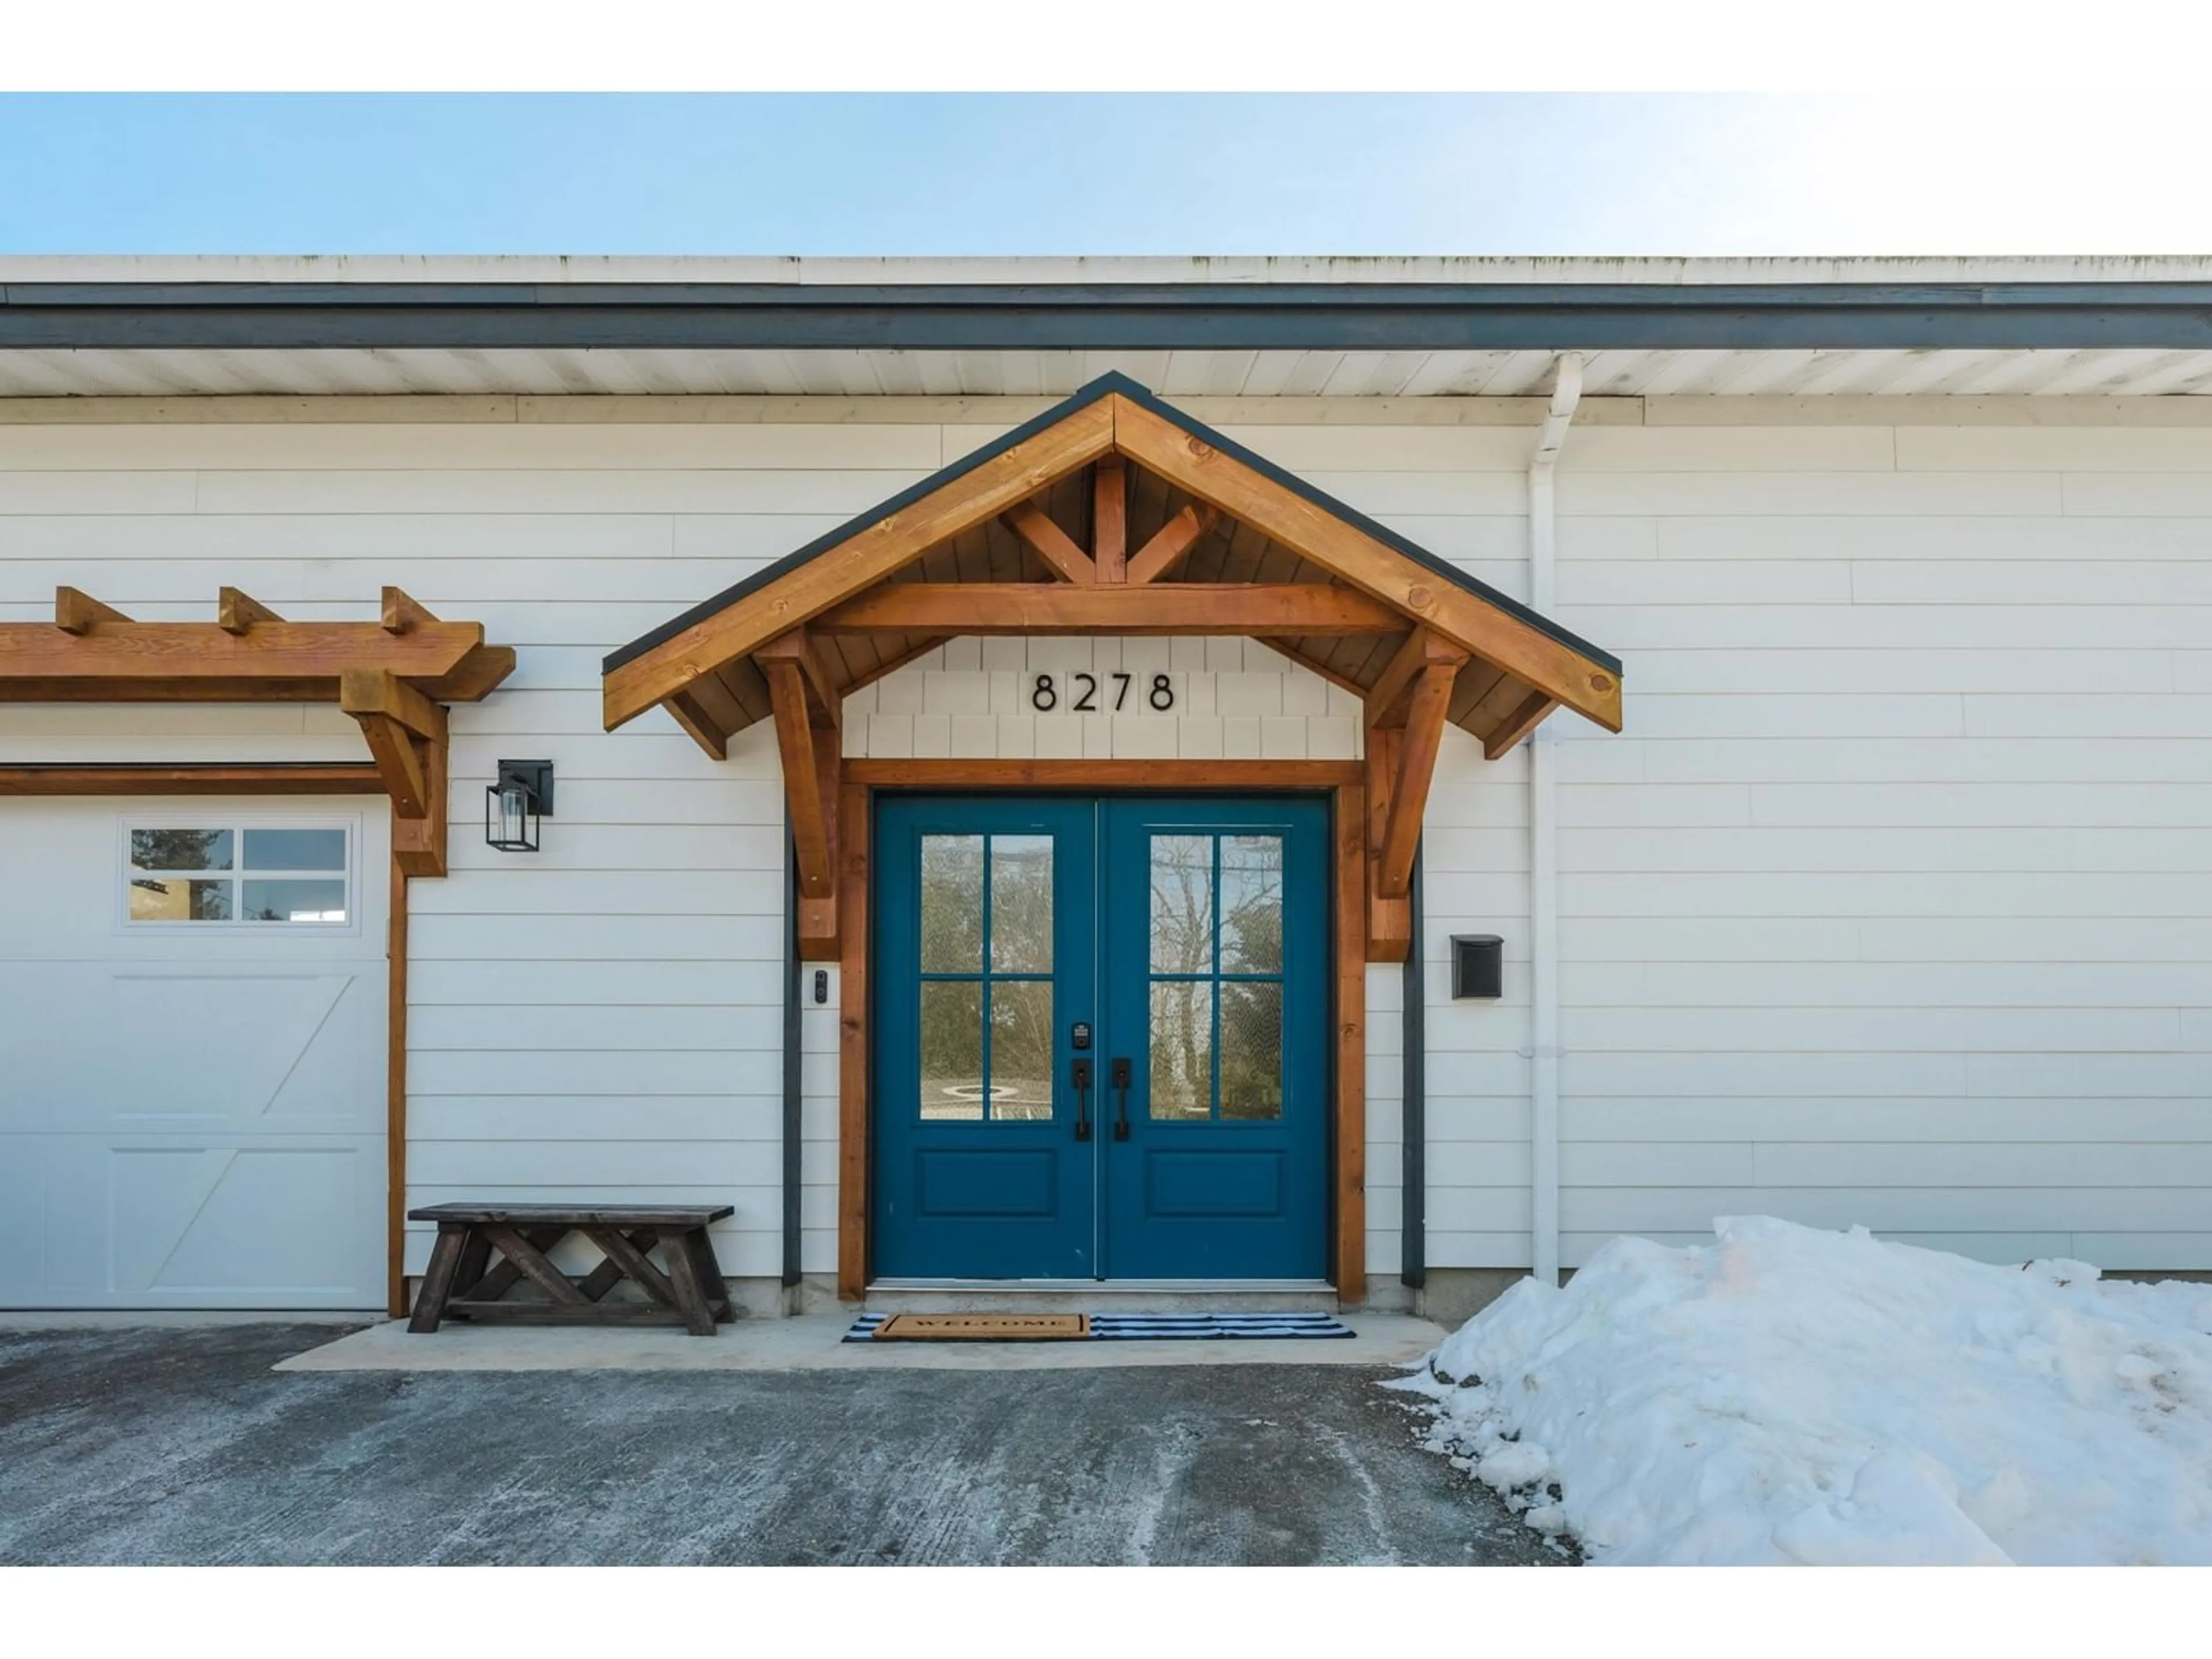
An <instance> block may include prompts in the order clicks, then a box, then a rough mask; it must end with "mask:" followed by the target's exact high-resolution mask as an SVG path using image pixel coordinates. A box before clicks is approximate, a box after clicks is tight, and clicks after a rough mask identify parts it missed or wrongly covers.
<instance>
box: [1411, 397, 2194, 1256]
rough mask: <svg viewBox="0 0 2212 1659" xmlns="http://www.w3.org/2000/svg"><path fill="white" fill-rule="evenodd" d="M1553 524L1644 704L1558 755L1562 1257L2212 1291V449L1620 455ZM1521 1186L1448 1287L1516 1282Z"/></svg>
mask: <svg viewBox="0 0 2212 1659" xmlns="http://www.w3.org/2000/svg"><path fill="white" fill-rule="evenodd" d="M1781 437H1788V438H1791V439H1796V440H1806V441H1808V443H1807V444H1806V446H1805V447H1800V448H1796V449H1794V450H1793V449H1790V448H1789V447H1787V446H1784V447H1782V448H1779V449H1778V448H1776V447H1774V445H1775V443H1776V441H1777V440H1778V438H1781ZM1662 438H1663V439H1664V442H1663V443H1662V442H1661V441H1660V440H1661V439H1662ZM1815 438H1817V439H1818V440H1820V444H1813V443H1810V442H1809V440H1812V439H1815ZM1821 445H1825V446H1826V448H1825V449H1823V448H1822V447H1821ZM1886 446H1887V447H1888V449H1889V453H1891V455H1892V456H1893V460H1892V462H1891V463H1890V464H1888V465H1887V466H1885V465H1881V464H1880V458H1881V455H1882V453H1883V452H1884V448H1885V447H1886ZM1747 458H1767V459H1772V460H1774V461H1775V462H1776V463H1778V464H1777V465H1766V464H1765V460H1762V459H1747ZM1560 499H1561V503H1562V509H1563V512H1564V513H1565V514H1566V515H1567V516H1566V517H1565V520H1563V529H1562V535H1561V538H1560V539H1561V547H1562V562H1561V564H1560V568H1559V594H1560V599H1561V610H1560V619H1561V620H1562V621H1563V622H1565V623H1566V624H1567V625H1568V626H1570V627H1573V628H1576V629H1578V630H1580V631H1583V632H1584V633H1586V634H1587V635H1589V637H1591V638H1593V639H1595V640H1597V641H1601V643H1603V644H1605V645H1606V646H1607V647H1611V648H1613V649H1615V650H1618V651H1619V652H1620V654H1621V655H1622V656H1623V657H1624V658H1625V659H1626V669H1627V673H1626V684H1627V686H1628V702H1627V708H1626V714H1627V729H1626V732H1624V733H1623V734H1622V735H1620V737H1617V738H1603V737H1600V736H1597V735H1596V734H1594V733H1590V732H1589V728H1587V727H1577V725H1576V723H1574V722H1572V721H1567V722H1565V724H1564V726H1563V730H1562V732H1561V735H1562V737H1563V738H1568V739H1569V741H1566V742H1565V743H1563V744H1562V745H1561V748H1560V750H1559V754H1560V765H1559V775H1560V779H1561V782H1560V785H1559V811H1560V819H1561V829H1560V835H1559V865H1560V872H1561V873H1560V884H1559V909H1560V917H1561V923H1560V931H1561V943H1562V962H1561V967H1560V994H1561V1002H1562V1012H1561V1039H1562V1046H1563V1048H1564V1050H1565V1059H1564V1061H1563V1065H1562V1090H1563V1103H1562V1118H1561V1133H1562V1139H1563V1145H1562V1148H1561V1156H1560V1174H1561V1181H1562V1184H1563V1193H1562V1205H1561V1218H1562V1226H1563V1230H1564V1234H1565V1237H1564V1241H1563V1254H1564V1256H1565V1261H1567V1262H1568V1263H1569V1264H1570V1265H1572V1264H1576V1263H1578V1262H1580V1261H1584V1260H1586V1259H1587V1258H1588V1256H1589V1254H1590V1252H1591V1251H1592V1250H1594V1249H1596V1248H1597V1247H1598V1245H1599V1244H1601V1243H1602V1242H1603V1241H1604V1239H1605V1238H1606V1237H1609V1236H1611V1235H1613V1234H1614V1233H1618V1232H1623V1231H1627V1232H1635V1233H1640V1234H1643V1235H1645V1236H1648V1237H1653V1238H1656V1239H1660V1240H1662V1241H1667V1242H1684V1241H1688V1240H1691V1239H1693V1238H1696V1237H1705V1236H1709V1230H1710V1227H1711V1222H1712V1220H1713V1218H1715V1217H1716V1216H1718V1215H1723V1214H1729V1213H1740V1212H1771V1213H1776V1214H1781V1215H1785V1216H1789V1217H1792V1218H1796V1219H1798V1220H1801V1221H1805V1222H1808V1223H1812V1224H1815V1225H1824V1226H1844V1225H1853V1224H1862V1225H1868V1226H1871V1227H1873V1228H1875V1230H1877V1231H1881V1232H1883V1233H1885V1234H1887V1235H1888V1236H1891V1237H1898V1238H1901V1239H1905V1240H1908V1241H1911V1242H1915V1243H1926V1244H1930V1245H1933V1246H1936V1247H1938V1248H1942V1249H1957V1250H1963V1251H1966V1252H1967V1253H1969V1254H1972V1255H1980V1256H1984V1257H1986V1258H1988V1259H1990V1260H1996V1261H2008V1260H2017V1259H2020V1258H2021V1257H2022V1256H2024V1255H2033V1254H2045V1255H2048V1254H2054V1253H2057V1254H2068V1255H2081V1256H2085V1257H2087V1258H2088V1259H2091V1260H2093V1261H2098V1262H2100V1263H2101V1264H2103V1265H2105V1266H2107V1267H2118V1268H2129V1267H2165V1268H2202V1267H2212V1117H2208V1115H2207V1112H2208V1109H2207V1107H2206V1105H2205V1102H2206V1101H2207V1099H2208V1098H2212V928H2208V927H2207V926H2206V922H2205V921H2204V916H2205V913H2206V911H2207V908H2209V907H2212V836H2208V834H2207V833H2206V826H2207V823H2208V819H2212V653H2207V652H2206V651H2205V650H2203V649H2202V648H2200V647H2202V646H2203V641H2205V640H2207V639H2208V638H2212V574H2208V573H2212V557H2208V555H2212V433H2208V432H2203V431H2190V430H2115V429H2110V428H2106V429H2090V428H2079V429H2071V428H2057V427H2054V428H2008V427H1989V428H1973V429H1968V428H1940V427H1913V428H1894V429H1889V428H1869V429H1844V428H1816V429H1813V430H1812V431H1809V432H1808V431H1807V430H1805V429H1802V428H1799V429H1794V430H1792V431H1790V432H1788V433H1786V434H1778V433H1776V432H1771V431H1750V430H1740V429H1731V428H1702V429H1695V430H1689V429H1674V430H1671V431H1668V432H1665V433H1663V434H1662V433H1660V432H1656V431H1638V430H1637V429H1635V428H1623V427H1612V428H1603V429H1601V430H1593V431H1590V432H1587V433H1584V432H1577V434H1575V435H1574V436H1573V437H1572V438H1571V440H1570V441H1569V444H1568V447H1567V452H1566V459H1565V463H1564V466H1563V476H1562V481H1561V487H1560ZM1624 519H1626V520H1631V521H1634V522H1637V523H1638V524H1640V525H1642V526H1645V528H1646V530H1647V532H1648V538H1649V540H1648V545H1649V548H1650V551H1649V553H1648V554H1646V555H1644V556H1638V555H1635V554H1632V553H1624V552H1623V551H1621V550H1620V545H1618V544H1617V545H1615V546H1613V547H1608V548H1606V549H1604V550H1600V551H1593V550H1591V549H1590V548H1589V544H1586V543H1583V541H1582V540H1581V538H1580V537H1579V535H1578V526H1583V525H1586V524H1588V523H1591V522H1603V523H1612V522H1616V521H1619V520H1624ZM1454 775H1455V776H1456V775H1458V774H1454ZM1516 833H1517V832H1516ZM1435 844H1436V836H1435V833H1434V831H1433V830H1432V832H1431V847H1432V848H1434V846H1435ZM1495 845H1496V850H1497V851H1498V852H1499V853H1501V854H1502V853H1504V852H1506V851H1507V850H1508V846H1507V844H1506V843H1504V842H1498V843H1496V844H1495ZM1432 858H1433V853H1432ZM1431 890H1432V891H1439V890H1438V889H1437V885H1436V884H1435V883H1434V882H1433V880H1432V888H1431ZM1497 897H1498V896H1492V895H1489V894H1485V895H1484V898H1483V902H1482V903H1481V904H1480V905H1471V906H1469V907H1467V909H1466V921H1467V922H1468V923H1469V924H1472V923H1473V922H1474V921H1476V920H1478V919H1479V915H1478V913H1479V912H1480V911H1482V910H1484V909H1486V908H1487V907H1488V905H1489V904H1491V903H1492V902H1496V899H1497ZM1429 925H1430V927H1431V929H1432V930H1434V931H1449V930H1451V929H1452V928H1454V927H1457V926H1459V925H1460V924H1459V923H1458V922H1457V921H1454V920H1453V919H1452V918H1450V917H1449V916H1445V915H1432V917H1431V921H1430V924H1429ZM1517 926H1518V927H1520V928H1522V929H1525V922H1519V923H1517ZM1489 931H1502V932H1505V933H1507V935H1508V939H1509V946H1508V955H1509V974H1508V989H1509V997H1510V994H1511V988H1512V980H1511V973H1510V957H1511V954H1512V943H1511V941H1512V936H1513V933H1514V932H1515V931H1516V929H1515V927H1511V926H1509V927H1504V928H1492V929H1490V930H1489ZM1431 1018H1432V1024H1433V1023H1434V1020H1435V1015H1434V1014H1433V1013H1432V1016H1431ZM1474 1018H1477V1019H1478V1020H1479V1019H1480V1018H1483V1016H1480V1015H1478V1016H1475V1017H1474ZM1437 1065H1438V1062H1437V1060H1435V1059H1434V1058H1433V1057H1432V1060H1431V1072H1432V1074H1433V1073H1434V1072H1435V1070H1436V1069H1437ZM1522 1111H1523V1112H1524V1114H1525V1103H1523V1104H1522ZM1432 1112H1433V1108H1432ZM1509 1121H1525V1118H1524V1119H1522V1120H1509ZM1453 1167H1454V1166H1453V1165H1452V1164H1451V1163H1450V1161H1449V1159H1448V1158H1445V1157H1444V1156H1443V1152H1442V1149H1436V1150H1432V1152H1431V1181H1432V1182H1441V1181H1443V1179H1445V1178H1446V1177H1445V1176H1444V1174H1443V1172H1444V1171H1446V1170H1450V1169H1452V1168H1453ZM1522 1178H1523V1171H1522V1170H1521V1169H1520V1168H1519V1167H1518V1166H1516V1165H1515V1164H1512V1163H1511V1161H1510V1160H1509V1159H1505V1158H1492V1159H1487V1160H1476V1161H1474V1162H1471V1163H1469V1164H1467V1166H1466V1169H1465V1173H1464V1175H1463V1176H1462V1177H1461V1179H1462V1180H1463V1181H1464V1182H1465V1185H1464V1187H1463V1188H1462V1189H1459V1190H1455V1191H1432V1193H1431V1200H1430V1213H1431V1226H1432V1227H1434V1228H1436V1229H1437V1236H1436V1237H1432V1240H1431V1249H1430V1259H1431V1261H1432V1262H1436V1263H1438V1264H1443V1263H1446V1262H1448V1261H1450V1260H1451V1257H1450V1255H1449V1251H1450V1250H1451V1249H1453V1241H1454V1240H1455V1239H1456V1238H1460V1237H1464V1238H1465V1239H1467V1240H1468V1241H1470V1242H1469V1243H1468V1246H1467V1249H1466V1252H1465V1254H1466V1258H1467V1261H1468V1265H1481V1264H1485V1263H1486V1261H1487V1258H1486V1257H1485V1256H1484V1255H1483V1254H1482V1245H1481V1241H1485V1240H1487V1241H1490V1242H1491V1243H1492V1244H1494V1245H1496V1246H1498V1248H1501V1249H1507V1250H1509V1251H1511V1250H1520V1251H1525V1249H1526V1246H1525V1243H1522V1242H1520V1241H1518V1240H1516V1239H1514V1238H1512V1237H1510V1233H1509V1232H1508V1231H1504V1223H1501V1222H1499V1221H1498V1220H1497V1219H1496V1218H1498V1217H1499V1216H1513V1217H1519V1218H1524V1219H1525V1214H1524V1212H1523V1211H1522V1209H1520V1208H1517V1207H1516V1206H1514V1205H1512V1204H1501V1203H1499V1202H1498V1195H1499V1194H1501V1193H1502V1192H1503V1190H1504V1188H1505V1187H1506V1186H1507V1185H1508V1184H1509V1183H1510V1182H1512V1181H1516V1180H1519V1179H1522ZM1447 1218H1449V1219H1447ZM1513 1259H1514V1260H1516V1261H1518V1260H1520V1259H1521V1258H1520V1257H1518V1256H1516V1257H1514V1258H1513Z"/></svg>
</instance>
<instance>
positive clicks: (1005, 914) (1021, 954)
mask: <svg viewBox="0 0 2212 1659" xmlns="http://www.w3.org/2000/svg"><path fill="white" fill-rule="evenodd" d="M991 968H992V970H993V971H994V972H995V973H1000V974H1048V973H1050V972H1051V971H1052V837H1051V836H992V837H991Z"/></svg>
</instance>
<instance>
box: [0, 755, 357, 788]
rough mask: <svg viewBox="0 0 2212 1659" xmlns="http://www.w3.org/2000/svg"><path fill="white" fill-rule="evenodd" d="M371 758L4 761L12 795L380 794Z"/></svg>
mask: <svg viewBox="0 0 2212 1659" xmlns="http://www.w3.org/2000/svg"><path fill="white" fill-rule="evenodd" d="M382 793H384V778H383V775H382V774H380V772H378V770H377V769H376V767H375V765H374V763H372V762H368V761H283V762H275V763H269V764H266V765H259V766H250V765H237V764H229V763H219V764H210V765H191V764H187V765H165V764H164V765H155V764H145V765H134V764H129V763H124V764H118V765H106V764H102V763H86V762H76V761H71V762H56V763H41V764H38V765H30V766H24V765H12V766H0V796H8V795H380V794H382Z"/></svg>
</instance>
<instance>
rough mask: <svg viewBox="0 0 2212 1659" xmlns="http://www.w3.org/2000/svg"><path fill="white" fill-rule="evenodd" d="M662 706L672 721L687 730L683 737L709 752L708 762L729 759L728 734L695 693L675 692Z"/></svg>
mask: <svg viewBox="0 0 2212 1659" xmlns="http://www.w3.org/2000/svg"><path fill="white" fill-rule="evenodd" d="M663 706H664V707H665V708H666V709H667V710H668V714H669V718H670V719H671V720H674V721H675V722H676V723H677V725H678V726H682V727H683V728H684V735H685V736H686V737H688V738H690V739H691V741H692V742H694V743H696V744H698V745H699V747H700V748H702V749H703V750H706V752H707V757H708V759H710V760H727V759H729V757H730V733H729V731H728V729H727V728H726V727H725V726H723V725H722V723H721V722H720V720H716V719H715V718H714V715H712V714H709V713H708V711H707V708H706V705H705V704H704V703H703V702H702V701H701V700H700V697H699V695H698V693H697V692H696V691H695V690H682V691H671V692H670V693H669V694H668V697H667V700H666V702H665V704H664V705H663Z"/></svg>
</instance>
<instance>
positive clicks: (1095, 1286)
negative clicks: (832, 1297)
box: [868, 1279, 1336, 1296]
mask: <svg viewBox="0 0 2212 1659" xmlns="http://www.w3.org/2000/svg"><path fill="white" fill-rule="evenodd" d="M877 1291H1003V1292H1005V1293H1006V1294H1007V1295H1009V1296H1018V1295H1022V1294H1024V1293H1027V1294H1033V1295H1038V1296H1073V1295H1079V1294H1080V1293H1082V1292H1084V1291H1097V1292H1098V1293H1099V1294H1101V1295H1102V1296H1118V1295H1121V1294H1124V1293H1126V1292H1131V1291H1162V1292H1165V1293H1171V1294H1175V1295H1178V1296H1188V1295H1199V1294H1202V1293H1204V1292H1206V1291H1237V1292H1254V1291H1262V1292H1265V1291H1273V1292H1277V1293H1280V1294H1283V1295H1293V1296H1334V1295H1335V1294H1336V1286H1335V1285H1332V1284H1330V1283H1329V1282H1328V1280H1327V1279H871V1280H870V1281H869V1283H868V1294H869V1295H871V1296H873V1295H874V1294H875V1293H876V1292H877Z"/></svg>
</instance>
